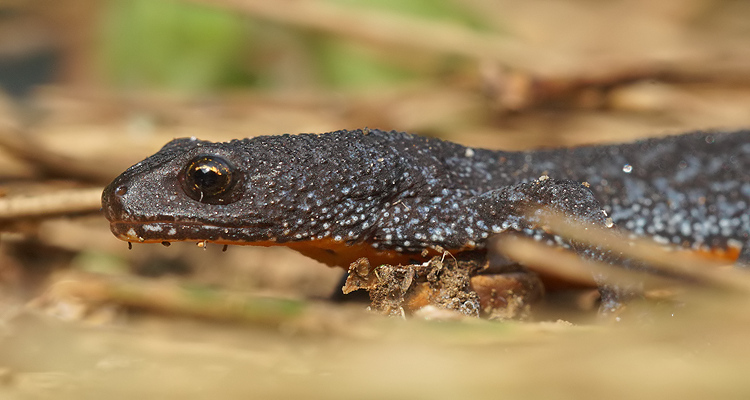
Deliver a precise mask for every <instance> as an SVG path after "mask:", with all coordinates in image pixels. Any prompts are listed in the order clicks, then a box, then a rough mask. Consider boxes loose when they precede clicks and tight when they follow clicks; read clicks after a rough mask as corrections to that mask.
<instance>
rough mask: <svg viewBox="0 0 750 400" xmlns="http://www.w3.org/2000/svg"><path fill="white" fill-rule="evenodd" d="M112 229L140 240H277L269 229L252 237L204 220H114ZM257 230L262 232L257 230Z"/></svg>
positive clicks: (243, 242)
mask: <svg viewBox="0 0 750 400" xmlns="http://www.w3.org/2000/svg"><path fill="white" fill-rule="evenodd" d="M109 227H110V230H111V231H112V233H113V234H114V235H115V236H116V237H117V238H118V239H121V240H125V241H128V242H136V243H163V242H185V241H188V242H212V243H219V244H256V243H258V242H275V241H276V239H275V238H274V237H273V235H272V234H271V233H270V230H267V231H266V232H262V233H267V234H265V235H263V236H262V237H258V236H257V235H254V236H251V235H249V234H248V230H246V229H243V228H238V227H225V226H216V225H207V224H205V223H202V222H174V221H170V222H122V221H114V222H111V223H110V225H109ZM253 231H255V232H256V233H258V231H257V230H256V229H254V230H253Z"/></svg>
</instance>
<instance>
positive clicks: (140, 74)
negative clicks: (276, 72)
mask: <svg viewBox="0 0 750 400" xmlns="http://www.w3.org/2000/svg"><path fill="white" fill-rule="evenodd" d="M243 25H244V21H243V20H242V19H241V18H239V17H237V16H234V15H232V14H230V13H227V12H223V11H220V10H217V9H212V8H208V7H201V6H196V5H191V4H187V3H184V2H178V1H171V0H111V1H110V2H109V3H108V7H107V12H106V14H105V16H104V19H103V39H104V43H103V55H104V63H105V68H106V70H107V72H108V74H109V75H110V76H111V77H112V78H113V80H114V81H115V82H116V83H118V84H120V85H123V86H127V87H130V86H135V87H151V86H157V87H158V86H166V87H172V88H177V89H184V90H205V89H208V88H214V87H217V86H222V85H224V84H226V83H228V82H230V81H232V80H236V77H237V70H238V65H239V61H240V60H239V57H240V56H241V54H242V47H243V41H244V39H245V37H244V28H243Z"/></svg>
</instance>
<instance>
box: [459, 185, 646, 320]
mask: <svg viewBox="0 0 750 400" xmlns="http://www.w3.org/2000/svg"><path fill="white" fill-rule="evenodd" d="M473 206H474V207H476V209H477V212H478V213H479V214H480V215H484V216H486V218H487V220H488V221H492V224H493V226H494V228H493V230H494V231H495V232H496V233H498V231H500V232H502V233H500V234H507V233H515V234H520V235H523V236H528V237H532V238H534V239H537V240H544V239H548V240H550V241H551V244H554V245H559V246H564V247H569V248H571V249H572V250H573V251H575V252H576V253H577V254H578V255H579V256H581V257H582V258H583V259H586V260H591V261H597V262H602V263H607V264H615V263H617V262H618V260H620V259H621V258H622V257H621V255H620V254H618V253H615V252H613V251H611V250H609V249H607V248H606V247H605V246H602V245H596V244H593V245H592V244H587V243H579V242H576V241H573V240H569V239H566V238H564V237H562V236H559V235H556V233H555V232H554V231H552V230H551V229H550V228H549V227H548V226H547V221H549V217H550V216H551V215H553V214H555V215H557V216H562V218H563V219H564V221H569V222H570V223H571V224H576V225H582V226H584V227H586V226H592V227H595V228H597V229H608V228H612V227H613V223H612V221H611V220H610V219H609V218H607V216H606V213H605V212H604V211H603V210H602V207H601V205H600V204H599V202H598V201H597V200H596V198H595V197H594V194H593V193H592V192H591V190H590V189H589V188H588V187H586V186H584V185H583V184H581V183H579V182H575V181H571V180H555V179H550V178H548V177H546V176H543V177H541V178H540V179H538V180H535V181H531V182H526V183H521V184H518V185H513V186H509V187H504V188H501V189H497V190H493V191H491V192H488V193H485V194H484V195H482V196H479V197H478V198H476V199H474V205H473ZM498 228H499V229H498ZM594 279H595V281H596V282H597V284H598V285H599V291H600V294H601V298H602V302H601V307H600V311H601V312H603V313H608V312H613V311H615V310H616V309H618V308H619V307H620V306H621V303H622V301H624V300H625V299H626V298H628V297H631V296H633V294H634V293H633V292H634V291H633V289H632V288H628V287H621V286H618V285H615V284H613V283H611V282H607V281H606V277H605V276H601V275H597V276H594Z"/></svg>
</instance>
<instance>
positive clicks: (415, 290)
mask: <svg viewBox="0 0 750 400" xmlns="http://www.w3.org/2000/svg"><path fill="white" fill-rule="evenodd" d="M483 267H484V265H483V263H480V262H477V261H476V260H472V259H469V260H462V259H458V260H457V259H455V258H453V257H452V256H450V255H447V256H442V257H440V256H438V257H433V258H432V259H431V260H429V261H428V262H426V263H424V264H417V265H406V266H402V265H380V266H376V267H373V266H371V265H370V263H369V261H368V260H367V259H366V258H360V259H359V260H357V261H356V262H354V263H352V264H351V266H350V267H349V276H348V278H347V280H346V284H345V285H344V287H343V288H342V289H343V292H344V293H350V292H352V291H355V290H357V289H365V290H367V291H368V292H369V294H370V300H371V302H372V304H371V309H373V310H375V311H378V312H381V313H383V314H388V315H404V314H411V313H413V312H415V311H417V310H419V309H422V308H423V307H426V306H434V307H438V308H441V309H448V310H453V311H456V312H458V313H461V314H464V315H467V316H473V317H479V316H482V317H487V318H493V319H520V318H526V317H528V315H529V310H530V305H531V304H532V303H533V302H534V301H536V300H538V299H540V298H541V297H542V293H543V288H542V284H541V281H540V280H539V278H538V277H537V276H536V274H534V273H532V272H513V273H508V274H491V275H477V272H479V271H480V270H482V269H483Z"/></svg>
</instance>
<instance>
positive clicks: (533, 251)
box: [494, 235, 674, 287]
mask: <svg viewBox="0 0 750 400" xmlns="http://www.w3.org/2000/svg"><path fill="white" fill-rule="evenodd" d="M494 249H495V250H497V251H499V252H501V253H502V254H503V255H506V256H508V257H509V258H511V259H513V260H516V261H518V262H520V263H522V264H524V265H528V266H531V267H530V268H532V269H533V270H534V271H537V272H541V273H545V274H549V275H552V276H555V277H557V278H562V279H564V280H565V281H566V282H575V283H580V284H584V285H588V286H596V283H595V282H594V280H593V276H594V275H603V276H606V277H607V278H608V279H610V280H612V281H614V282H618V283H622V284H625V285H633V286H635V285H636V284H640V283H643V284H645V285H646V286H655V287H658V286H668V285H670V284H674V280H671V279H668V278H663V277H658V276H653V275H649V274H647V273H646V272H644V271H633V270H627V269H623V268H618V267H616V266H613V265H609V264H604V263H597V262H590V261H584V260H583V259H581V258H580V257H579V256H578V255H577V254H575V253H573V252H571V251H567V250H563V249H559V248H555V247H551V246H547V245H544V244H542V243H539V242H537V241H535V240H533V239H527V238H521V237H517V236H511V235H508V236H504V237H502V236H501V237H499V238H498V239H497V240H496V241H495V248H494Z"/></svg>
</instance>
